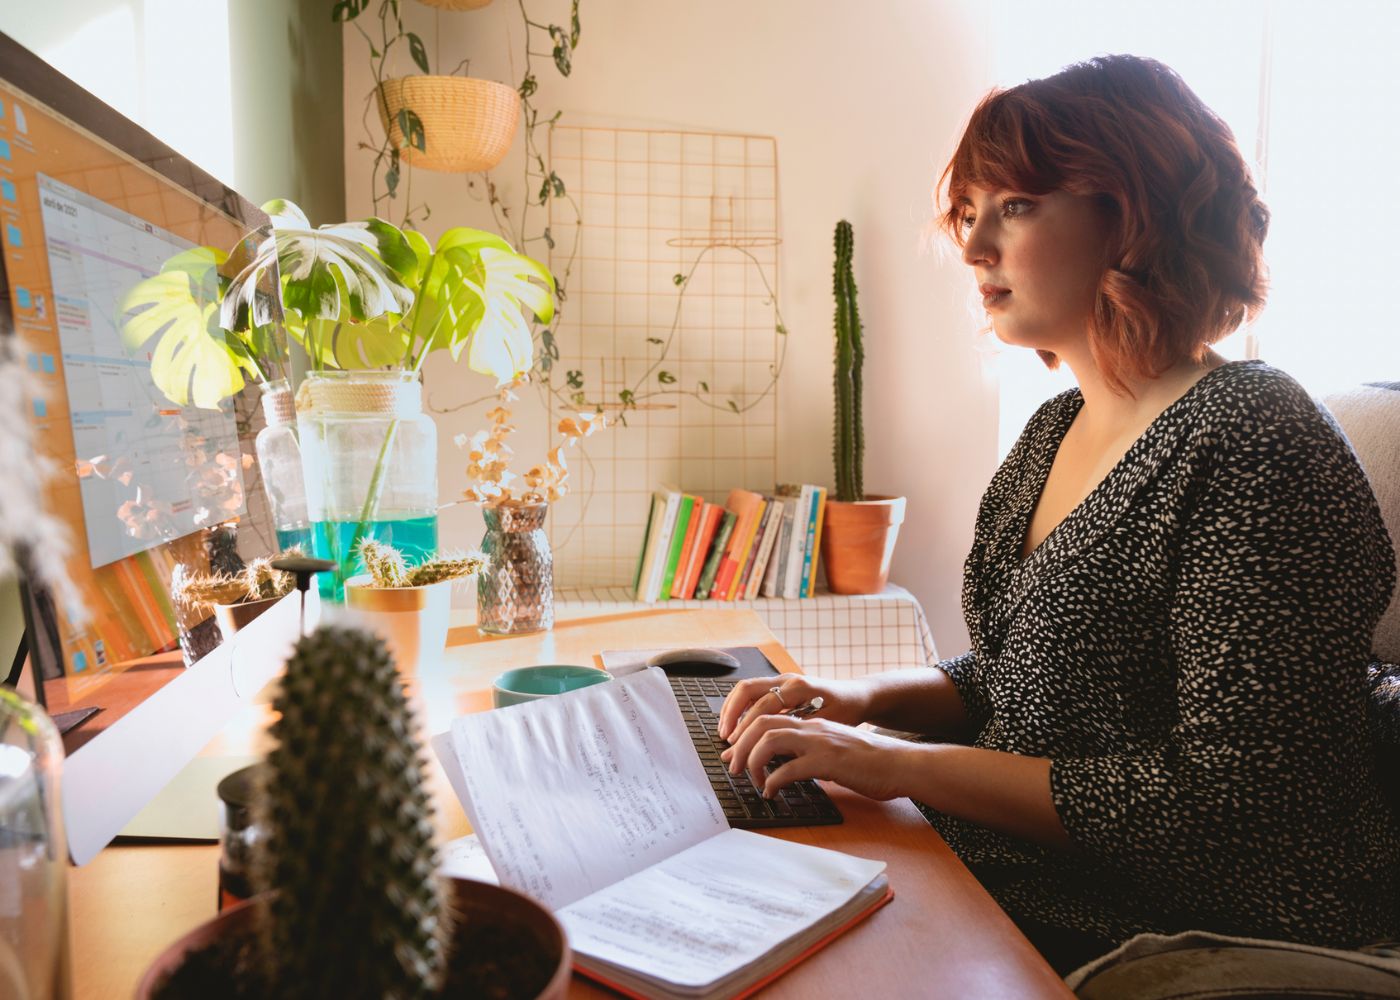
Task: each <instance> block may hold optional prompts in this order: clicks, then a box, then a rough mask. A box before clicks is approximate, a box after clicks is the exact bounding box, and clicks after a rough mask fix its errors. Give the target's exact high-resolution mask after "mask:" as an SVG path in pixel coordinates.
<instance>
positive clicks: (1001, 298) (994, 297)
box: [977, 284, 1011, 309]
mask: <svg viewBox="0 0 1400 1000" xmlns="http://www.w3.org/2000/svg"><path fill="white" fill-rule="evenodd" d="M977 290H978V291H980V292H981V293H982V308H984V309H990V308H992V307H993V306H997V305H1000V304H1001V303H1003V302H1005V301H1006V299H1007V298H1008V297H1009V296H1010V295H1011V289H1009V288H1002V287H1001V286H1000V285H986V284H983V285H979V286H977Z"/></svg>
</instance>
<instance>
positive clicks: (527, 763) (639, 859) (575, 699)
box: [452, 668, 729, 909]
mask: <svg viewBox="0 0 1400 1000" xmlns="http://www.w3.org/2000/svg"><path fill="white" fill-rule="evenodd" d="M452 747H453V749H454V750H455V752H456V757H457V760H458V762H459V763H460V765H461V769H462V786H463V787H464V789H465V791H466V795H465V797H464V799H463V802H462V806H463V808H464V809H465V810H466V813H467V818H468V819H469V820H470V821H471V824H472V829H473V830H474V831H475V832H476V834H477V836H478V837H479V838H480V840H481V844H482V846H483V847H484V848H485V850H486V855H487V857H488V858H489V859H490V861H491V866H492V867H493V868H494V869H495V870H496V874H497V875H498V876H499V877H500V880H501V885H504V886H506V887H507V888H510V889H516V890H519V891H520V892H524V893H526V894H528V895H530V896H533V897H534V898H535V899H538V900H539V901H540V902H542V903H544V904H545V905H546V906H549V907H551V908H554V909H557V908H559V907H561V906H566V905H568V904H569V903H572V902H574V901H575V900H577V899H582V898H583V897H584V896H587V895H589V894H590V893H592V892H595V891H597V890H598V889H601V888H602V887H603V886H605V885H610V884H611V883H613V882H616V881H618V880H619V879H623V878H626V877H627V876H628V875H631V874H633V873H635V872H639V871H641V870H642V869H644V868H646V867H647V866H649V865H652V864H654V863H656V862H657V861H660V860H661V859H662V858H665V857H668V856H669V855H671V854H674V853H676V852H677V851H682V850H685V849H686V848H687V847H690V846H691V845H693V844H697V843H699V842H700V841H702V840H704V839H705V838H706V837H711V836H714V835H715V834H716V833H720V832H722V831H724V830H727V829H728V828H729V824H728V823H726V822H725V819H724V813H723V811H722V810H721V809H720V805H719V800H718V799H716V798H715V793H714V790H713V789H712V788H711V787H710V783H709V780H708V779H707V778H706V776H705V769H704V766H703V765H702V764H701V763H700V758H699V757H698V756H697V755H696V753H695V748H694V746H693V745H692V744H691V741H690V736H689V734H688V733H687V732H686V728H685V723H684V721H683V720H682V719H681V713H680V709H679V708H678V707H677V705H676V699H675V696H674V695H673V694H672V693H671V686H670V684H669V683H668V682H667V680H666V675H665V674H663V673H662V672H661V671H660V670H658V669H655V668H652V669H649V670H646V671H643V672H642V673H639V674H635V675H633V676H630V677H625V678H620V679H617V680H614V681H612V682H610V683H607V684H595V685H593V686H592V687H588V688H584V689H582V690H580V691H574V692H572V693H570V694H566V695H558V696H556V697H552V698H541V699H539V700H538V701H533V702H529V703H528V704H525V705H516V706H513V707H510V708H503V709H496V710H494V711H491V712H479V713H476V714H474V715H468V716H463V717H461V718H459V719H456V720H454V721H453V723H452Z"/></svg>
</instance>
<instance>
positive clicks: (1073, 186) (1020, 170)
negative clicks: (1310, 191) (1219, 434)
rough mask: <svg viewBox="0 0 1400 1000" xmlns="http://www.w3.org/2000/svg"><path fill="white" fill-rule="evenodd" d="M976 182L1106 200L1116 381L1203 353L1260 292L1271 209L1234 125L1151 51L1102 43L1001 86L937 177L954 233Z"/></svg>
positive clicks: (1104, 290) (1105, 323) (1103, 284)
mask: <svg viewBox="0 0 1400 1000" xmlns="http://www.w3.org/2000/svg"><path fill="white" fill-rule="evenodd" d="M974 186H975V187H979V188H983V189H987V190H1008V191H1019V192H1023V193H1025V194H1045V193H1047V192H1050V191H1059V190H1063V191H1068V192H1070V193H1072V194H1079V195H1087V196H1090V197H1092V198H1093V199H1094V200H1095V202H1096V203H1097V204H1098V205H1099V206H1100V207H1101V208H1102V209H1103V211H1104V213H1105V217H1106V218H1108V219H1109V220H1110V222H1111V223H1112V235H1111V236H1110V241H1111V246H1110V248H1109V251H1110V252H1109V260H1110V261H1111V263H1110V265H1109V267H1108V269H1107V270H1106V271H1105V272H1104V274H1103V277H1102V278H1101V279H1100V280H1099V288H1098V295H1097V298H1096V300H1095V305H1094V314H1093V318H1092V322H1091V324H1090V334H1089V343H1090V349H1091V351H1092V354H1093V357H1094V360H1095V362H1096V363H1097V364H1098V366H1099V369H1100V371H1102V372H1103V373H1104V376H1105V378H1106V379H1107V381H1108V383H1109V385H1111V386H1113V387H1114V388H1115V389H1118V390H1119V391H1126V390H1127V385H1126V382H1127V379H1129V378H1133V377H1136V378H1153V377H1156V376H1157V375H1159V374H1161V373H1162V372H1163V371H1165V370H1167V369H1168V368H1170V367H1171V366H1172V365H1173V364H1175V363H1177V362H1178V361H1181V360H1183V359H1184V358H1188V357H1189V358H1194V359H1196V360H1200V359H1201V358H1202V357H1203V356H1204V355H1205V353H1206V351H1207V349H1208V348H1209V347H1210V345H1211V344H1213V343H1215V342H1216V341H1217V340H1219V339H1220V338H1221V337H1224V336H1225V335H1226V334H1228V333H1230V332H1232V331H1233V330H1235V328H1237V327H1238V326H1239V325H1240V323H1241V322H1242V321H1243V320H1244V319H1245V317H1246V315H1249V314H1252V313H1254V312H1257V311H1258V310H1259V309H1260V308H1262V307H1263V305H1264V299H1265V295H1266V291H1267V272H1266V269H1265V266H1264V259H1263V252H1262V248H1263V243H1264V236H1265V234H1266V233H1267V232H1268V228H1269V210H1268V209H1267V208H1266V207H1265V206H1264V203H1263V202H1262V201H1260V200H1259V194H1258V192H1257V191H1256V190H1255V188H1254V183H1253V181H1252V180H1251V178H1250V173H1249V168H1248V166H1247V165H1246V164H1245V161H1244V157H1243V156H1241V155H1240V151H1239V147H1238V146H1237V145H1236V143H1235V137H1234V135H1233V134H1232V133H1231V132H1230V128H1229V126H1228V125H1226V124H1225V122H1224V121H1222V120H1221V119H1220V118H1219V116H1217V115H1216V114H1215V113H1214V112H1213V111H1211V110H1210V108H1208V107H1206V106H1205V104H1204V103H1203V102H1202V101H1201V99H1200V98H1199V97H1197V96H1196V95H1195V94H1194V93H1193V92H1192V91H1191V88H1189V87H1188V86H1186V84H1185V82H1184V81H1183V80H1182V79H1181V77H1179V76H1177V74H1176V73H1175V72H1173V71H1172V70H1171V69H1170V68H1168V67H1167V66H1164V65H1163V64H1162V63H1160V62H1157V61H1156V60H1155V59H1144V58H1140V57H1138V56H1127V55H1115V56H1102V57H1099V58H1096V59H1091V60H1089V61H1087V62H1083V63H1076V64H1075V65H1073V66H1069V67H1066V68H1065V69H1063V70H1061V71H1060V72H1059V73H1056V74H1055V75H1054V76H1048V77H1046V78H1045V79H1043V80H1031V81H1029V82H1027V83H1023V84H1020V85H1019V86H1016V87H1012V88H1010V89H1008V90H994V91H992V92H991V93H990V94H988V95H987V96H986V97H985V98H983V100H982V102H981V103H980V104H978V106H977V109H976V110H975V111H973V113H972V118H971V120H970V121H969V122H968V125H967V129H966V130H965V131H964V133H963V137H962V140H961V142H959V144H958V148H957V151H956V152H955V153H954V154H953V158H952V159H951V160H950V161H949V163H948V165H947V167H945V168H944V170H943V174H942V176H941V177H940V178H939V190H940V191H943V192H945V197H944V204H945V205H946V208H944V209H943V211H942V213H941V217H940V219H939V222H940V224H941V226H942V228H943V229H944V230H945V231H946V232H948V233H949V235H951V236H952V238H953V239H954V241H955V242H956V243H957V244H958V245H959V246H961V245H962V243H963V231H962V226H961V217H962V213H963V211H964V207H963V206H962V205H959V204H958V199H959V198H960V197H962V196H964V195H966V194H967V190H968V188H970V187H974ZM1039 353H1040V355H1041V357H1042V358H1043V359H1044V360H1045V362H1046V364H1047V365H1049V366H1050V367H1052V368H1053V367H1055V366H1056V365H1057V364H1058V363H1059V359H1058V358H1056V357H1055V355H1054V354H1052V353H1051V352H1048V351H1041V352H1039Z"/></svg>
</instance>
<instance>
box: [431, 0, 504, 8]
mask: <svg viewBox="0 0 1400 1000" xmlns="http://www.w3.org/2000/svg"><path fill="white" fill-rule="evenodd" d="M421 2H422V3H424V4H426V5H427V6H429V7H439V8H441V9H442V10H479V9H481V8H482V7H485V6H486V5H487V4H489V3H490V2H491V0H421Z"/></svg>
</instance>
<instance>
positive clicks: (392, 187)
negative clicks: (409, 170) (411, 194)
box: [384, 167, 399, 198]
mask: <svg viewBox="0 0 1400 1000" xmlns="http://www.w3.org/2000/svg"><path fill="white" fill-rule="evenodd" d="M384 186H385V187H386V188H388V189H389V197H390V198H392V197H394V195H395V194H397V193H398V190H399V168H398V167H390V168H389V169H388V170H387V171H385V173H384Z"/></svg>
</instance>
